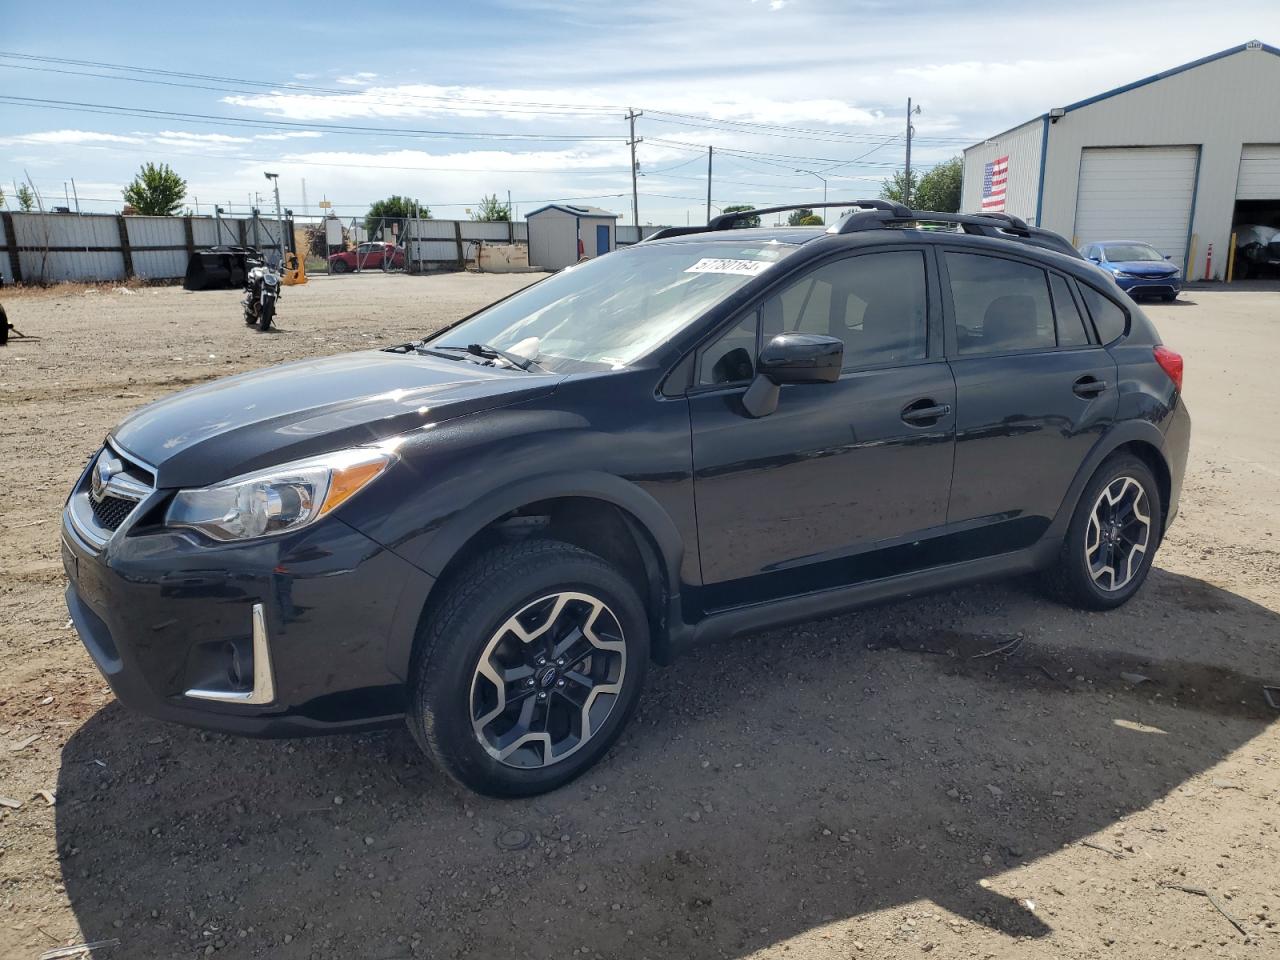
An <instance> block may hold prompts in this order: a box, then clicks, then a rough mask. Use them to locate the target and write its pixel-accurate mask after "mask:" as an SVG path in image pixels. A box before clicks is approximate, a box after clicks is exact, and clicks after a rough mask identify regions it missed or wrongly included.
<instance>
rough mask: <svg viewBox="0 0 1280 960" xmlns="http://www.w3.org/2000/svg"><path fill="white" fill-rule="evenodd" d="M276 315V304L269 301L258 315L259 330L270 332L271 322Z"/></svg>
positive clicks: (263, 305)
mask: <svg viewBox="0 0 1280 960" xmlns="http://www.w3.org/2000/svg"><path fill="white" fill-rule="evenodd" d="M275 315H276V302H275V301H274V300H267V301H265V302H264V303H263V304H262V309H261V311H260V313H259V315H258V329H259V330H270V329H271V321H272V319H273V318H274V317H275Z"/></svg>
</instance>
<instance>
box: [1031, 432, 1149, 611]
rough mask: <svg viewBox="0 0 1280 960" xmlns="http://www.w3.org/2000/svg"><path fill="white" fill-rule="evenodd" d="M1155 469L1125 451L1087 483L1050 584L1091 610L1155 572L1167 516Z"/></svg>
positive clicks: (1121, 598) (1122, 598) (1123, 595)
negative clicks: (1158, 548) (1155, 559)
mask: <svg viewBox="0 0 1280 960" xmlns="http://www.w3.org/2000/svg"><path fill="white" fill-rule="evenodd" d="M1163 510H1164V508H1163V504H1162V502H1161V499H1160V487H1159V485H1158V484H1157V483H1156V479H1155V477H1154V476H1153V475H1152V473H1151V469H1150V468H1149V467H1148V466H1147V465H1146V464H1145V463H1143V462H1142V461H1141V460H1139V459H1138V458H1137V457H1135V456H1133V455H1131V454H1126V453H1121V454H1117V455H1114V456H1111V457H1109V458H1107V459H1106V460H1105V461H1103V463H1102V465H1101V466H1100V467H1099V468H1098V471H1097V473H1095V474H1094V475H1093V478H1092V479H1091V480H1090V481H1089V483H1088V485H1087V486H1085V488H1084V492H1083V493H1082V494H1081V495H1080V502H1079V503H1078V504H1076V512H1075V513H1074V514H1073V515H1072V517H1071V525H1070V527H1068V528H1067V536H1066V539H1064V540H1063V543H1062V548H1061V550H1060V552H1059V554H1058V559H1057V561H1056V562H1055V564H1054V566H1053V567H1052V568H1051V569H1050V570H1048V571H1046V573H1045V580H1046V585H1047V586H1048V587H1049V588H1050V590H1051V592H1052V593H1054V594H1055V595H1057V596H1058V597H1059V598H1060V599H1062V600H1064V601H1066V602H1068V603H1071V604H1073V605H1074V606H1079V607H1084V608H1086V609H1089V610H1111V609H1113V608H1115V607H1118V606H1120V605H1121V604H1122V603H1124V602H1126V601H1127V600H1129V599H1130V598H1131V597H1132V596H1133V595H1134V594H1135V593H1137V592H1138V589H1139V588H1140V587H1141V586H1142V584H1143V582H1144V581H1145V580H1146V579H1147V574H1148V573H1150V571H1151V563H1152V561H1153V560H1154V558H1155V553H1156V548H1157V547H1158V546H1159V545H1160V537H1161V518H1162V517H1163V516H1164V512H1163Z"/></svg>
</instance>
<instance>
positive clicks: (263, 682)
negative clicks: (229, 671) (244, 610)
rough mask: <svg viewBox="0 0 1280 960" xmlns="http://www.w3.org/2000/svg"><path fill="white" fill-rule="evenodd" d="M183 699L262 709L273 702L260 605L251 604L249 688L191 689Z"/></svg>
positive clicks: (268, 651) (273, 684)
mask: <svg viewBox="0 0 1280 960" xmlns="http://www.w3.org/2000/svg"><path fill="white" fill-rule="evenodd" d="M185 696H188V697H191V698H192V699H193V700H214V701H217V702H218V703H246V704H251V705H254V706H263V705H265V704H269V703H274V702H275V699H276V680H275V672H274V671H273V670H272V667H271V648H270V645H269V644H268V643H267V612H266V609H265V608H264V607H263V605H262V604H260V603H255V604H254V605H253V689H251V690H212V689H202V688H192V689H190V690H188V691H187V692H186V694H185Z"/></svg>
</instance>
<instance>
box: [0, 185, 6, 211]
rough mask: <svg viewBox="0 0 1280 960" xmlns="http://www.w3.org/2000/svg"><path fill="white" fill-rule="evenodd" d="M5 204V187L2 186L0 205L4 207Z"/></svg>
mask: <svg viewBox="0 0 1280 960" xmlns="http://www.w3.org/2000/svg"><path fill="white" fill-rule="evenodd" d="M4 204H5V199H4V187H0V207H3V206H4Z"/></svg>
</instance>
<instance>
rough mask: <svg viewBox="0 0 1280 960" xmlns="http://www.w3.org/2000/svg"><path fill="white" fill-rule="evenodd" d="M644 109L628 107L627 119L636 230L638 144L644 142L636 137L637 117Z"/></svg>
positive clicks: (638, 216) (638, 207)
mask: <svg viewBox="0 0 1280 960" xmlns="http://www.w3.org/2000/svg"><path fill="white" fill-rule="evenodd" d="M643 116H644V111H643V110H636V109H635V108H634V107H628V108H627V120H629V121H630V122H631V139H630V140H628V141H627V142H628V143H629V144H630V146H631V220H632V222H633V223H635V225H636V231H637V232H638V231H639V230H640V188H639V186H638V185H637V184H636V175H637V173H638V171H639V166H638V164H637V162H636V144H638V143H641V142H643V141H642V140H637V139H636V117H643Z"/></svg>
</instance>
